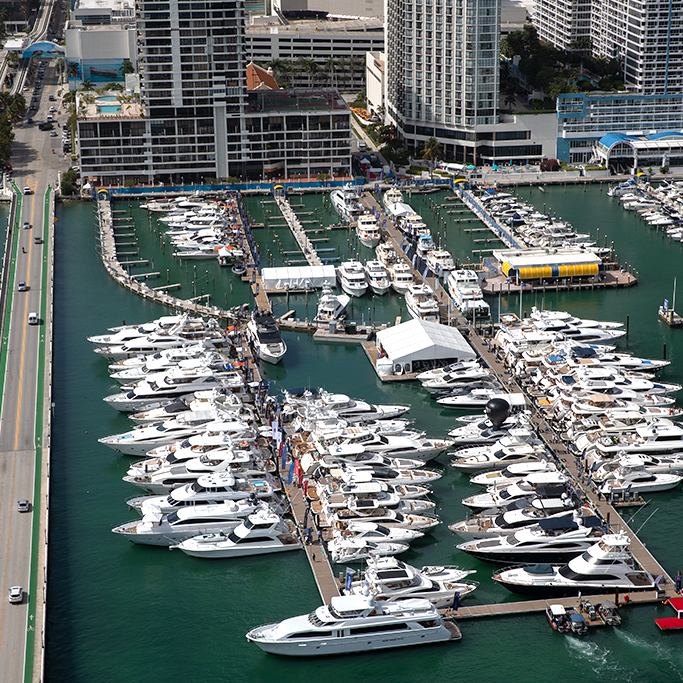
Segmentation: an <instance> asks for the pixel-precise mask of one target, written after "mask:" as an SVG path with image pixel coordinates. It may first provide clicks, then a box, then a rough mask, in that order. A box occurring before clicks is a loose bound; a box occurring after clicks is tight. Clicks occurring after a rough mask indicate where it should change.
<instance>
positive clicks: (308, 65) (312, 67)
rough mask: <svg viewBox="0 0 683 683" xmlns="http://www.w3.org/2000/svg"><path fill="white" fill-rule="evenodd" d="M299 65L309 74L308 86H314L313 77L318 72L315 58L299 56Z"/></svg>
mask: <svg viewBox="0 0 683 683" xmlns="http://www.w3.org/2000/svg"><path fill="white" fill-rule="evenodd" d="M299 65H300V66H301V69H302V70H303V71H305V72H306V73H307V74H308V87H309V88H312V87H313V77H314V76H315V74H316V73H317V72H318V65H317V64H316V63H315V61H314V60H313V59H306V58H305V57H300V58H299Z"/></svg>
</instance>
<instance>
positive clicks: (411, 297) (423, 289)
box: [405, 284, 439, 323]
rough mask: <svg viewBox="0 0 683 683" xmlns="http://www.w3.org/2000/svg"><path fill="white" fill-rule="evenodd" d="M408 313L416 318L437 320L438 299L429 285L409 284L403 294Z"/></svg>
mask: <svg viewBox="0 0 683 683" xmlns="http://www.w3.org/2000/svg"><path fill="white" fill-rule="evenodd" d="M405 298H406V307H407V309H408V313H410V315H411V316H412V317H413V318H415V319H417V320H426V321H427V322H433V323H438V322H439V300H438V299H437V298H436V294H434V292H433V291H432V288H431V287H429V285H424V284H422V285H411V286H410V287H408V291H407V292H406V294H405Z"/></svg>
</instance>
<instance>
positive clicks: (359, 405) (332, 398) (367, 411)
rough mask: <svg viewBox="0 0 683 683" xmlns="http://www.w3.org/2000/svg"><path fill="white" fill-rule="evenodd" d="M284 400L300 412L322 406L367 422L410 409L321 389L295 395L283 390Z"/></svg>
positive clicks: (340, 415)
mask: <svg viewBox="0 0 683 683" xmlns="http://www.w3.org/2000/svg"><path fill="white" fill-rule="evenodd" d="M285 402H286V404H287V405H289V406H292V407H294V409H295V410H298V409H301V410H302V413H306V412H309V413H313V412H314V411H315V410H316V409H317V408H322V409H324V410H325V411H327V412H328V413H334V414H335V415H336V416H337V417H340V418H341V419H343V420H347V421H349V422H352V423H355V422H367V421H369V420H389V419H392V418H395V417H400V416H401V415H403V414H404V413H407V412H408V411H409V410H410V406H409V405H408V406H405V405H390V404H373V403H367V402H366V401H360V400H357V399H352V398H349V397H348V396H347V395H346V394H332V393H330V392H328V391H325V390H321V391H319V392H317V393H316V394H312V393H310V392H306V391H305V392H303V394H301V395H295V394H293V393H291V392H285Z"/></svg>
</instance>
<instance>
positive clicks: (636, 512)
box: [626, 500, 650, 526]
mask: <svg viewBox="0 0 683 683" xmlns="http://www.w3.org/2000/svg"><path fill="white" fill-rule="evenodd" d="M649 504H650V501H649V500H646V501H645V504H644V505H643V506H642V507H639V508H638V509H637V510H636V511H635V512H634V513H633V516H632V517H631V519H629V520H628V521H627V522H626V524H628V525H629V526H631V522H632V521H633V520H634V519H635V518H636V515H637V514H638V513H639V512H640V511H641V510H644V509H645V508H646V507H647V506H648V505H649Z"/></svg>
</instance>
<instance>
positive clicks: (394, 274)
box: [391, 261, 415, 295]
mask: <svg viewBox="0 0 683 683" xmlns="http://www.w3.org/2000/svg"><path fill="white" fill-rule="evenodd" d="M414 284H415V278H414V277H413V271H412V270H411V269H410V266H409V265H408V264H407V263H406V262H405V261H399V262H398V263H396V264H395V265H394V267H393V268H392V270H391V286H392V287H393V289H394V291H395V292H397V293H398V294H403V295H405V294H406V292H407V291H408V290H409V289H410V288H411V287H412V286H413V285H414Z"/></svg>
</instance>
